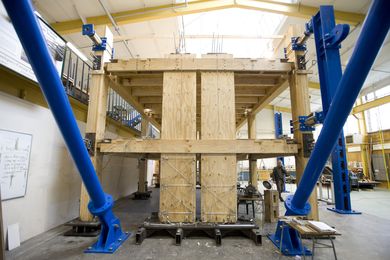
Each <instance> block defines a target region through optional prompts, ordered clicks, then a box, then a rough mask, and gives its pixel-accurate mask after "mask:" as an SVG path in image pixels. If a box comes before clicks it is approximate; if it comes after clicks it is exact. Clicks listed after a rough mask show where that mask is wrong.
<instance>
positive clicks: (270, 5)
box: [51, 0, 365, 35]
mask: <svg viewBox="0 0 390 260" xmlns="http://www.w3.org/2000/svg"><path fill="white" fill-rule="evenodd" d="M227 8H242V9H250V10H257V11H265V12H271V13H277V14H283V15H287V16H292V17H299V18H304V19H310V18H311V17H312V16H313V15H315V14H316V13H317V12H318V7H312V6H306V5H297V4H287V3H280V2H274V1H260V0H194V1H188V2H187V3H174V4H166V5H159V6H153V7H146V8H140V9H133V10H127V11H122V12H117V13H112V17H113V18H114V19H115V21H116V23H117V24H118V25H124V24H131V23H139V22H146V21H150V20H156V19H164V18H170V17H177V16H182V15H187V14H194V13H201V12H208V11H214V10H221V9H227ZM335 16H336V21H337V22H338V23H349V24H351V25H356V24H359V23H362V22H363V20H364V17H365V15H364V14H360V13H352V12H342V11H335ZM86 19H87V22H88V23H92V24H94V25H95V26H98V25H108V26H110V25H111V21H110V18H109V17H108V16H107V15H100V16H93V17H88V18H86ZM82 24H83V23H82V21H81V19H76V20H68V21H62V22H56V23H52V24H51V26H52V27H53V28H54V29H55V30H56V31H57V32H58V33H60V34H62V35H64V34H69V33H77V32H81V26H82Z"/></svg>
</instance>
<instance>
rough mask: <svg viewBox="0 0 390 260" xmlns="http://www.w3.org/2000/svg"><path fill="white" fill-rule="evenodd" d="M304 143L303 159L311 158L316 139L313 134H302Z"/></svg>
mask: <svg viewBox="0 0 390 260" xmlns="http://www.w3.org/2000/svg"><path fill="white" fill-rule="evenodd" d="M302 139H303V140H302V142H303V157H305V158H309V157H310V155H311V152H312V151H313V149H314V137H313V133H303V134H302Z"/></svg>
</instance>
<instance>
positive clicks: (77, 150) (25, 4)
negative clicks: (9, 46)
mask: <svg viewBox="0 0 390 260" xmlns="http://www.w3.org/2000/svg"><path fill="white" fill-rule="evenodd" d="M3 4H4V7H5V9H6V10H7V12H8V15H9V17H10V19H11V21H12V23H13V26H14V28H15V31H16V33H17V35H18V37H19V40H20V42H21V44H22V46H23V49H24V51H25V52H26V55H27V57H28V59H29V61H30V64H31V67H32V68H33V70H34V73H35V75H36V77H37V79H38V82H39V85H40V87H41V89H42V92H43V94H44V96H45V98H46V101H47V103H48V105H49V107H50V109H51V111H52V113H53V116H54V118H55V120H56V123H57V125H58V127H59V129H60V131H61V134H62V136H63V138H64V140H65V143H66V146H67V147H68V150H69V152H70V154H71V156H72V158H73V161H74V162H75V164H76V167H77V169H78V171H79V173H80V175H81V178H82V180H83V183H84V185H85V187H86V189H87V191H88V194H89V196H90V198H91V202H90V203H89V205H88V208H89V210H90V211H91V213H92V214H94V215H96V216H98V217H99V219H100V221H101V223H102V231H101V234H100V237H99V240H98V241H97V242H96V243H95V244H94V245H93V246H92V247H90V248H89V249H88V250H87V251H88V252H95V253H113V252H114V251H115V250H116V249H117V248H118V247H119V246H120V245H121V244H122V243H123V241H125V240H126V239H127V238H128V237H129V234H128V233H124V232H122V229H121V226H120V221H119V219H118V218H117V217H116V216H115V215H114V214H113V212H112V206H113V204H114V203H113V198H112V197H111V196H110V195H108V194H105V193H104V192H103V189H102V186H101V185H100V182H99V179H98V177H97V175H96V172H95V169H94V167H93V165H92V162H91V160H90V158H89V154H88V151H87V149H86V147H85V145H84V142H83V138H82V136H81V134H80V130H79V128H78V126H77V123H76V120H75V118H74V116H73V112H72V109H71V106H70V103H69V100H68V97H67V95H66V94H65V91H64V87H63V85H62V82H61V79H60V78H59V76H58V72H57V69H56V67H55V66H54V63H53V60H52V57H51V55H50V53H49V50H48V48H47V45H46V42H45V39H44V36H43V33H42V31H41V29H40V27H39V25H38V22H37V18H36V16H35V14H34V12H33V8H32V5H31V3H30V1H29V0H18V1H14V0H3Z"/></svg>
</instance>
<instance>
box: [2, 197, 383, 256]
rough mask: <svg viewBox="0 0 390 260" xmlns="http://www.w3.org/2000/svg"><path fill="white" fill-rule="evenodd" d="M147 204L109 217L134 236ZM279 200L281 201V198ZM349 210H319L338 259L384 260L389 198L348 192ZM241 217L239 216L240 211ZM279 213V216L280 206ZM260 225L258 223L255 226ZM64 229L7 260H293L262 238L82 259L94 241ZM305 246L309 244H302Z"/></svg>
mask: <svg viewBox="0 0 390 260" xmlns="http://www.w3.org/2000/svg"><path fill="white" fill-rule="evenodd" d="M152 196H153V197H152V199H150V200H148V201H134V200H132V199H130V198H124V199H121V200H119V201H118V202H117V203H116V206H115V210H114V211H115V213H116V214H117V216H118V217H119V218H120V219H121V222H122V226H123V227H124V229H125V230H130V231H135V230H136V229H137V226H138V225H139V224H141V223H142V222H143V220H144V219H145V218H146V217H148V216H149V215H150V212H152V211H157V210H158V190H154V192H153V195H152ZM284 196H287V194H285V195H284ZM351 197H352V203H353V208H354V209H355V210H359V211H361V212H363V214H362V215H338V214H335V213H333V212H330V211H328V210H326V205H325V203H322V204H320V218H321V220H322V221H324V222H326V223H328V224H329V225H331V226H334V227H336V229H337V230H338V231H339V232H340V233H341V234H342V236H341V237H338V238H337V239H336V240H335V245H336V251H337V255H338V258H339V259H362V260H363V259H371V260H374V259H375V260H376V259H390V192H389V191H385V190H375V191H372V190H368V191H360V192H356V191H354V192H352V194H351ZM240 212H241V214H240V215H242V212H244V210H243V209H242V211H240ZM281 213H282V214H283V213H284V209H283V206H282V207H281ZM257 221H258V222H260V220H259V219H258V220H257ZM275 226H276V225H275V224H266V225H265V226H264V229H263V234H264V235H266V234H267V233H271V232H273V230H274V229H275ZM67 229H68V228H66V227H63V226H61V227H58V228H56V229H53V230H51V231H49V232H46V233H44V234H42V235H40V236H37V237H35V238H32V239H30V240H28V241H26V242H24V243H23V244H22V245H21V246H20V247H19V248H17V249H15V250H13V251H11V252H7V253H6V258H7V259H112V258H115V259H149V260H151V259H172V258H174V259H194V260H195V259H196V260H200V259H217V258H218V259H221V258H223V259H294V257H285V256H283V255H280V254H279V252H278V251H277V250H276V248H275V247H274V245H273V244H272V243H271V242H270V240H268V239H267V238H266V237H263V245H262V246H255V245H254V243H253V241H251V240H249V239H246V238H239V237H230V238H223V240H222V246H220V247H216V246H215V243H214V240H212V239H209V238H203V237H191V238H188V239H185V240H183V242H182V245H181V246H175V245H174V240H173V239H172V238H168V237H154V238H148V239H146V240H145V241H144V242H143V243H142V245H135V238H134V236H132V237H131V238H129V240H128V241H126V242H125V243H124V244H123V246H122V247H121V248H120V249H119V250H118V251H117V252H115V254H114V255H99V254H83V250H84V249H86V248H87V247H88V246H89V245H91V244H92V243H93V242H94V241H95V240H96V238H78V237H64V236H62V233H63V232H64V231H66V230H67ZM304 243H305V244H307V245H308V246H309V245H310V241H304ZM315 259H333V254H332V250H330V249H318V250H317V251H316V257H315Z"/></svg>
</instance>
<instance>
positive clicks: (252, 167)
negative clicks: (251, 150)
mask: <svg viewBox="0 0 390 260" xmlns="http://www.w3.org/2000/svg"><path fill="white" fill-rule="evenodd" d="M248 139H256V115H252V114H250V115H249V116H248ZM249 176H250V180H249V181H250V183H251V184H252V185H253V186H255V187H256V189H258V180H259V178H258V176H257V160H256V159H255V158H252V156H249Z"/></svg>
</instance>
